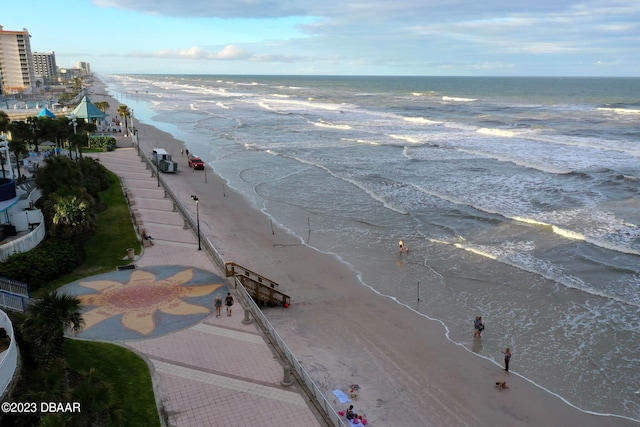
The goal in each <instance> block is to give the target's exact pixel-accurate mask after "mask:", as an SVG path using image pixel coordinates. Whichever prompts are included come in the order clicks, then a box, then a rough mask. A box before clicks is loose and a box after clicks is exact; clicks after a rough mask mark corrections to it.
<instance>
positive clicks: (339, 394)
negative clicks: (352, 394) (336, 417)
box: [333, 389, 351, 403]
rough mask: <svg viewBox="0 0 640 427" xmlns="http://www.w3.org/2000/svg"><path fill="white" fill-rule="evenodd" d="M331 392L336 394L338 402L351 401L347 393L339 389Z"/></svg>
mask: <svg viewBox="0 0 640 427" xmlns="http://www.w3.org/2000/svg"><path fill="white" fill-rule="evenodd" d="M333 394H335V395H336V397H337V398H338V400H339V401H340V403H347V402H351V399H349V396H347V394H346V393H345V392H344V391H342V390H340V389H336V390H333Z"/></svg>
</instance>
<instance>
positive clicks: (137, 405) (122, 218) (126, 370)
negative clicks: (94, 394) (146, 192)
mask: <svg viewBox="0 0 640 427" xmlns="http://www.w3.org/2000/svg"><path fill="white" fill-rule="evenodd" d="M111 182H112V184H111V186H110V187H109V188H108V189H107V190H105V191H103V192H102V193H101V198H102V202H103V203H104V204H105V205H106V206H108V208H107V209H106V210H104V211H103V212H101V213H100V214H99V215H98V227H97V230H96V234H95V235H94V236H93V237H92V238H91V240H90V241H88V242H87V244H86V245H85V250H86V261H85V263H84V264H83V265H81V266H80V267H78V268H77V269H76V270H75V271H74V272H73V273H71V274H68V275H67V276H65V277H62V278H61V279H59V280H57V281H56V282H54V283H51V284H50V286H48V287H47V290H48V291H51V290H53V289H57V288H58V287H60V286H62V285H65V284H67V283H70V282H73V281H75V280H78V279H80V278H82V277H87V276H90V275H95V274H100V273H105V272H108V271H113V270H115V269H116V267H117V266H119V265H126V264H129V263H130V262H131V261H130V260H128V259H126V254H127V253H126V249H127V248H135V249H136V252H137V253H139V252H140V242H139V241H138V237H137V235H136V233H135V230H134V228H133V223H132V221H131V214H130V213H129V207H128V206H127V203H126V200H125V198H124V194H123V192H122V187H121V185H120V181H119V180H118V178H117V176H116V175H114V174H111ZM65 352H66V357H67V362H68V364H69V367H70V368H71V369H73V370H75V371H78V372H80V371H88V370H89V368H91V367H93V368H95V369H96V370H97V371H98V375H99V376H100V378H102V379H103V380H105V381H107V382H109V383H111V384H113V386H114V387H115V390H116V394H117V395H118V396H120V397H121V398H122V400H123V402H124V403H125V405H126V407H125V415H126V417H127V420H128V422H127V425H129V426H154V427H156V426H160V419H159V416H158V410H157V406H156V402H155V397H154V394H153V386H152V382H151V375H150V373H149V367H148V366H147V364H146V363H145V362H144V361H143V360H142V359H141V358H140V357H139V356H137V355H136V354H135V353H133V352H131V351H130V350H127V349H125V348H123V347H120V346H117V345H114V344H107V343H98V342H90V341H79V340H70V339H67V340H65Z"/></svg>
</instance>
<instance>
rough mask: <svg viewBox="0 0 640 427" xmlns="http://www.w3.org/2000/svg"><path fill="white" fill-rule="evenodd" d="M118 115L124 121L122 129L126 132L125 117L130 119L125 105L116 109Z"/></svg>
mask: <svg viewBox="0 0 640 427" xmlns="http://www.w3.org/2000/svg"><path fill="white" fill-rule="evenodd" d="M118 115H119V116H120V117H122V119H123V120H124V128H125V131H126V129H128V125H127V117H131V111H129V107H127V106H126V105H125V104H120V106H119V107H118Z"/></svg>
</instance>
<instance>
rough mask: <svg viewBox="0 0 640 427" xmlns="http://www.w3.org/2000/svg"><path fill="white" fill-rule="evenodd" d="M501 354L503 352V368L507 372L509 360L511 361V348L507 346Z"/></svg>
mask: <svg viewBox="0 0 640 427" xmlns="http://www.w3.org/2000/svg"><path fill="white" fill-rule="evenodd" d="M502 354H504V370H505V371H507V372H509V362H510V361H511V350H510V349H509V347H507V348H506V350H505V351H503V352H502Z"/></svg>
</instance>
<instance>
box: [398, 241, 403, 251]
mask: <svg viewBox="0 0 640 427" xmlns="http://www.w3.org/2000/svg"><path fill="white" fill-rule="evenodd" d="M398 245H399V246H400V253H402V252H404V240H402V239H400V242H398Z"/></svg>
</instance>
